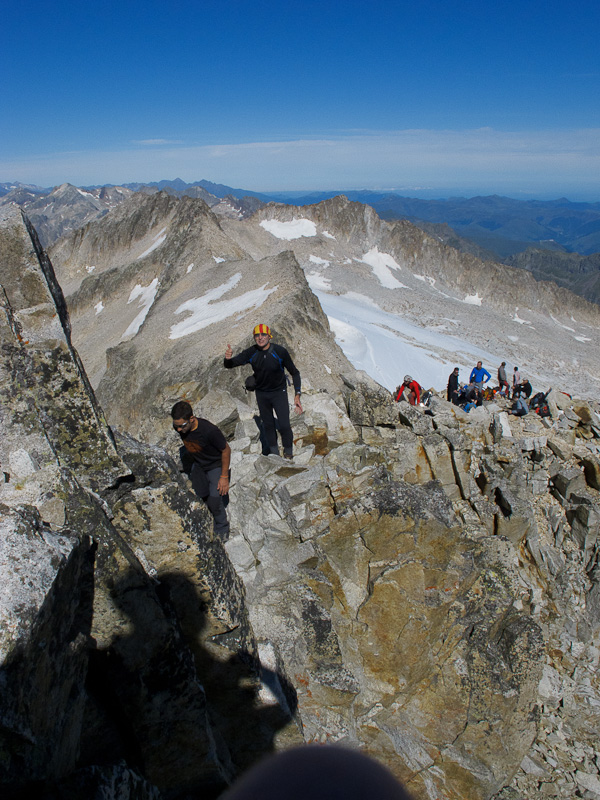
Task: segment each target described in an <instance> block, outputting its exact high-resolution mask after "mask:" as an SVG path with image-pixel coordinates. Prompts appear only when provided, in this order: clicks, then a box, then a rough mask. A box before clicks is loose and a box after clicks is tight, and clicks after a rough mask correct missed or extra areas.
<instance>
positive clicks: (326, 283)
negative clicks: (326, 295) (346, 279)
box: [306, 272, 331, 292]
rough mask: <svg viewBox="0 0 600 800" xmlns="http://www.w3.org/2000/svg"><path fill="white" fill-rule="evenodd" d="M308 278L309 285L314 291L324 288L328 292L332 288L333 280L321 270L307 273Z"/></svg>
mask: <svg viewBox="0 0 600 800" xmlns="http://www.w3.org/2000/svg"><path fill="white" fill-rule="evenodd" d="M306 280H307V281H308V285H309V286H310V288H311V289H312V290H313V292H315V291H316V290H317V289H322V290H323V291H325V292H328V291H329V290H330V289H331V281H330V280H329V278H326V277H325V276H324V275H321V274H320V273H319V272H308V273H306Z"/></svg>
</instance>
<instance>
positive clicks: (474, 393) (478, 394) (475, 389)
mask: <svg viewBox="0 0 600 800" xmlns="http://www.w3.org/2000/svg"><path fill="white" fill-rule="evenodd" d="M463 396H464V400H465V403H467V404H468V403H474V404H475V405H476V406H480V405H482V403H483V392H482V391H481V389H480V387H479V386H478V385H477V384H476V383H470V384H469V385H468V386H467V387H466V388H465V390H464V395H463Z"/></svg>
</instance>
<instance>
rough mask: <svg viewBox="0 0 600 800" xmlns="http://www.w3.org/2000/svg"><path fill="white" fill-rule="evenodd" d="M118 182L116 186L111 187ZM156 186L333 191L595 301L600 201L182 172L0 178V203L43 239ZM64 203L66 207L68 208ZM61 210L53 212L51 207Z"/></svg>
mask: <svg viewBox="0 0 600 800" xmlns="http://www.w3.org/2000/svg"><path fill="white" fill-rule="evenodd" d="M118 189H121V190H122V191H120V192H119V191H117V190H118ZM158 191H164V192H167V194H170V195H172V196H175V197H183V196H188V197H193V198H199V199H201V200H204V202H206V203H207V204H208V205H209V206H210V207H211V208H212V210H213V211H214V213H216V214H217V215H218V216H225V217H230V218H235V217H237V218H245V217H247V216H249V215H251V214H253V213H255V212H256V211H257V210H258V209H259V208H261V207H262V206H263V205H264V204H266V203H269V202H277V203H284V204H286V205H294V206H308V205H315V204H317V203H320V202H322V201H323V200H326V199H330V198H332V197H335V196H338V195H341V194H343V195H345V196H346V197H347V198H348V199H349V200H352V201H355V202H359V203H364V204H366V205H370V206H371V207H372V208H373V209H374V210H375V211H376V212H377V214H378V215H379V216H380V217H381V218H382V219H385V220H389V221H393V220H399V219H406V220H409V221H410V222H412V223H413V224H415V225H416V226H417V227H420V228H421V229H422V230H424V231H426V232H427V233H429V234H430V235H432V236H435V237H436V238H437V239H438V240H439V241H442V242H443V243H444V244H448V245H450V246H452V247H454V248H455V249H457V250H459V251H460V252H464V253H469V254H471V255H475V256H476V257H477V258H480V259H482V260H484V261H496V262H501V263H505V264H510V265H511V266H516V267H520V268H524V269H527V270H528V271H530V272H531V273H532V274H533V276H534V277H535V278H536V279H537V280H553V281H555V282H556V283H558V284H559V285H560V286H564V287H567V288H569V289H571V290H572V291H574V292H575V293H577V294H580V295H581V296H583V297H585V298H586V299H588V300H591V301H593V302H596V303H598V302H600V264H599V263H598V262H599V259H598V258H596V257H594V255H593V254H597V253H599V252H600V203H583V202H571V201H569V200H567V199H566V198H559V199H557V200H515V199H512V198H509V197H500V196H497V195H492V196H489V197H471V198H464V197H452V198H448V199H441V200H425V199H418V198H410V197H402V196H400V195H398V194H395V193H390V192H374V191H368V190H364V191H344V192H342V191H330V192H313V193H310V194H301V193H298V192H276V193H271V194H268V195H267V194H264V193H261V192H253V191H251V190H248V189H236V188H233V187H231V186H226V185H224V184H217V183H213V182H212V181H207V180H201V181H196V182H194V183H186V182H185V181H183V180H181V179H180V178H176V179H175V180H161V181H157V182H150V183H129V184H123V185H122V186H121V187H116V186H86V187H82V188H81V189H77V188H76V187H70V185H69V184H63V185H62V186H61V187H56V188H54V189H47V188H42V187H39V186H32V185H28V184H22V183H18V182H12V183H0V204H2V203H6V202H9V201H13V202H16V203H17V204H19V205H20V206H22V207H23V208H24V209H26V210H27V213H28V215H29V216H30V218H31V219H32V221H33V223H34V225H36V228H37V229H38V232H39V233H40V236H41V239H42V241H43V243H44V244H45V245H50V244H52V243H53V242H54V241H56V240H57V239H58V238H59V237H61V236H63V235H65V234H67V233H69V232H70V231H71V230H74V229H75V228H77V227H79V226H81V225H83V224H85V223H86V222H88V221H90V220H91V219H94V218H96V217H97V216H99V215H102V214H104V213H106V211H107V210H108V208H110V207H112V206H113V205H114V204H115V203H118V202H120V201H121V200H124V199H125V198H126V197H128V196H129V194H130V193H132V192H142V193H145V194H148V193H154V192H158ZM67 207H68V208H69V212H68V213H67ZM52 209H54V210H55V211H58V210H59V209H60V214H56V213H53V210H52Z"/></svg>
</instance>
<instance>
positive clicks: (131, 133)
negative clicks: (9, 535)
mask: <svg viewBox="0 0 600 800" xmlns="http://www.w3.org/2000/svg"><path fill="white" fill-rule="evenodd" d="M2 23H3V34H4V36H3V47H2V49H1V50H0V63H1V64H2V76H3V87H2V110H3V113H2V117H1V119H0V175H7V176H10V179H12V180H20V181H22V182H23V183H35V184H37V185H40V186H54V185H57V184H60V183H63V182H68V183H72V184H74V185H77V186H89V185H102V184H111V183H112V184H118V183H132V182H145V181H147V180H148V176H150V175H178V176H179V177H181V178H182V179H183V180H186V181H188V182H193V181H195V180H199V179H200V178H199V176H200V177H202V176H214V178H215V182H221V183H224V184H226V185H228V186H233V187H236V188H237V187H248V188H249V189H251V190H252V191H256V192H265V193H269V192H281V191H303V192H309V191H343V190H344V188H346V189H348V187H359V188H361V189H362V188H364V187H366V188H369V189H375V188H377V187H381V186H385V187H401V188H400V189H396V190H397V191H398V192H399V193H404V194H411V195H413V196H416V192H432V193H433V194H434V195H436V196H438V197H446V196H451V195H456V194H458V195H460V196H464V195H467V196H468V195H478V194H479V195H482V194H499V195H505V196H514V197H517V198H519V197H521V198H540V199H544V198H558V197H561V196H567V197H569V198H575V199H576V200H588V199H591V198H594V199H597V198H598V196H599V194H600V187H599V185H598V176H599V175H600V89H599V87H600V68H599V65H598V55H597V53H598V48H597V41H596V40H597V31H598V29H599V28H600V6H598V4H597V3H593V2H591V0H582V2H580V3H578V4H577V8H576V9H574V8H573V6H572V4H570V3H569V4H567V3H566V2H565V1H564V0H557V2H555V3H553V4H552V6H551V7H548V6H543V7H542V6H540V4H539V3H538V2H537V0H525V1H523V0H520V1H519V2H517V0H506V2H505V3H502V4H497V5H494V4H492V5H489V4H488V5H482V4H481V3H479V2H475V0H464V2H462V3H460V4H453V3H447V2H444V0H421V2H420V3H402V2H397V0H378V2H375V3H372V4H365V3H363V2H358V0H345V2H341V0H331V2H329V3H322V2H317V0H305V2H304V3H302V4H300V5H298V4H294V5H286V4H281V3H280V2H276V0H264V2H261V3H259V4H257V3H254V2H250V0H231V2H230V3H217V2H216V0H206V2H202V3H198V2H196V0H181V2H180V3H178V4H177V5H176V6H172V5H169V4H165V3H163V2H160V0H145V2H143V3H142V2H141V0H130V2H127V3H116V2H113V0H108V2H106V3H102V4H84V3H76V2H74V0H57V2H55V3H53V4H51V5H50V4H48V3H47V2H45V0H31V2H29V3H26V4H18V3H12V4H9V5H7V6H6V8H5V9H4V10H3V18H2ZM289 187H293V189H290V188H289ZM332 187H333V189H332Z"/></svg>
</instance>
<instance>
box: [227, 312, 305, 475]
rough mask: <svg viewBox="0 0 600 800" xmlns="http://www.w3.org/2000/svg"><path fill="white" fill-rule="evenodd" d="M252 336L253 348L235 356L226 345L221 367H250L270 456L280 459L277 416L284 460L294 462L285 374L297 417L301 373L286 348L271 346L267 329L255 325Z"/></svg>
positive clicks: (300, 410) (269, 333) (300, 406)
mask: <svg viewBox="0 0 600 800" xmlns="http://www.w3.org/2000/svg"><path fill="white" fill-rule="evenodd" d="M252 335H253V336H254V344H253V345H252V347H249V348H248V349H247V350H243V351H242V352H241V353H239V355H237V356H234V355H233V350H232V349H231V345H230V344H228V345H227V349H226V350H225V359H224V361H223V364H224V366H225V368H226V369H233V367H241V366H242V365H243V364H250V366H251V367H252V369H253V370H254V377H255V379H256V384H255V391H256V402H257V404H258V413H259V415H260V418H261V421H262V424H263V428H264V432H265V436H266V439H267V443H268V447H269V454H270V455H279V447H278V446H277V427H276V423H275V416H276V417H277V424H278V426H279V431H280V433H281V442H282V444H283V457H284V458H288V459H290V460H291V459H292V458H293V446H294V439H293V434H292V427H291V425H290V406H289V403H288V395H287V382H286V378H285V370H287V371H288V372H289V374H290V375H291V377H292V380H293V382H294V410H295V411H296V413H297V414H301V413H302V404H301V403H300V392H301V381H300V372H299V371H298V369H297V368H296V366H295V364H294V362H293V361H292V358H291V356H290V354H289V353H288V351H287V350H286V349H285V347H282V346H281V345H280V344H273V343H272V342H271V339H272V338H273V337H272V335H271V329H270V328H269V326H268V325H262V324H261V325H256V326H255V328H254V330H253V331H252Z"/></svg>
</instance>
